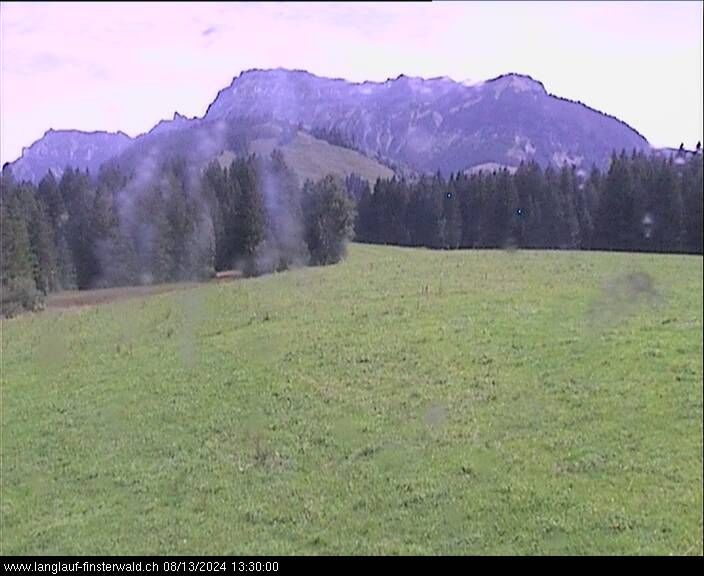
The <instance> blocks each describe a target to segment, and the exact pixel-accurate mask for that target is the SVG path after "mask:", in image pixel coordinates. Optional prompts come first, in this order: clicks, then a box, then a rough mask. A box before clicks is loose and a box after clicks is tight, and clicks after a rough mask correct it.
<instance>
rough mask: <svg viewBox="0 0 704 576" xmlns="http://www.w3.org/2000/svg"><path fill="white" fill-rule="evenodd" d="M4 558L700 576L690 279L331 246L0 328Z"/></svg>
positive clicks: (516, 257)
mask: <svg viewBox="0 0 704 576" xmlns="http://www.w3.org/2000/svg"><path fill="white" fill-rule="evenodd" d="M2 368H3V371H2V408H1V409H2V427H1V431H2V445H1V456H2V507H1V514H2V537H1V543H2V553H3V554H128V553H129V554H170V553H179V554H245V553H246V554H292V553H298V554H381V553H385V554H396V553H402V554H438V553H450V554H480V553H481V554H502V553H511V554H514V553H515V554H533V553H579V554H593V553H604V554H620V553H628V554H630V553H633V554H656V553H664V554H669V553H674V554H701V553H702V258H701V257H698V256H697V257H695V256H671V255H653V254H648V255H645V254H617V253H574V252H572V253H570V252H528V251H519V252H502V251H453V252H432V251H427V250H413V249H402V248H391V247H373V246H363V245H352V246H351V247H350V254H349V256H348V258H347V259H346V260H345V261H344V262H342V263H341V264H338V265H335V266H331V267H326V268H307V269H301V270H296V271H291V272H286V273H282V274H275V275H270V276H266V277H261V278H256V279H248V280H243V281H237V282H229V283H212V284H205V285H202V286H198V287H196V288H192V289H183V290H179V291H175V292H170V293H166V294H159V295H153V296H149V297H146V298H137V299H131V300H122V301H117V302H114V303H110V304H103V305H100V306H94V307H82V308H75V309H57V310H47V311H45V312H42V313H38V314H30V315H25V316H22V317H19V318H16V319H12V320H6V321H3V323H2Z"/></svg>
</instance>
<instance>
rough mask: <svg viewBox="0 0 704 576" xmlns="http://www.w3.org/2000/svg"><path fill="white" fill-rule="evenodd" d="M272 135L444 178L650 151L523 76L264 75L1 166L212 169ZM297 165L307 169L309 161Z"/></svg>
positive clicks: (70, 134) (38, 148)
mask: <svg viewBox="0 0 704 576" xmlns="http://www.w3.org/2000/svg"><path fill="white" fill-rule="evenodd" d="M271 124H277V125H281V126H287V128H286V129H285V130H287V131H288V133H289V135H292V134H294V133H295V132H297V131H300V130H303V131H306V132H313V133H315V134H316V135H320V134H321V133H331V134H333V133H334V134H337V135H341V136H342V137H343V139H344V140H346V141H348V142H350V143H352V145H353V147H354V148H356V149H358V150H359V151H361V152H363V153H365V154H367V155H368V156H373V157H378V158H384V159H385V160H386V161H387V162H390V163H393V164H394V165H396V166H399V167H403V169H411V170H412V171H418V172H435V171H437V170H440V171H441V172H443V173H445V174H447V173H449V172H454V171H458V170H468V169H471V168H473V167H475V166H480V165H488V164H500V165H505V166H517V165H518V164H520V162H521V161H523V160H526V161H528V160H535V161H537V162H539V163H540V164H541V165H543V166H546V165H554V166H561V165H562V164H564V163H566V162H570V163H574V164H575V165H577V166H582V167H585V168H588V167H589V166H590V165H591V164H596V165H598V166H600V167H604V166H606V165H607V164H608V162H609V158H610V155H611V152H612V150H620V149H627V150H631V149H637V150H650V146H649V145H648V142H647V141H646V140H645V138H643V137H642V136H641V135H640V134H638V132H636V131H635V130H633V129H632V128H631V127H629V126H628V125H626V124H625V123H623V122H621V121H619V120H618V119H616V118H614V117H612V116H608V115H606V114H603V113H601V112H598V111H596V110H593V109H591V108H589V107H587V106H585V105H583V104H581V103H578V102H572V101H569V100H565V99H563V98H559V97H556V96H553V95H550V94H548V93H547V92H546V90H545V88H544V86H543V85H542V84H541V83H540V82H538V81H536V80H534V79H532V78H530V77H529V76H525V75H520V74H506V75H503V76H499V77H498V78H494V79H492V80H489V81H487V82H483V83H478V84H474V85H466V84H462V83H458V82H454V81H453V80H451V79H449V78H431V79H422V78H411V77H408V76H403V75H402V76H399V77H398V78H395V79H393V80H387V81H386V82H363V83H352V82H347V81H345V80H341V79H331V78H321V77H318V76H315V75H313V74H310V73H308V72H304V71H296V70H284V69H274V70H249V71H246V72H243V73H242V74H240V75H239V76H237V77H236V78H235V79H233V81H232V83H231V84H230V86H228V87H227V88H225V89H223V90H221V91H220V92H219V93H218V95H217V97H216V98H215V100H214V101H213V102H212V104H210V106H209V107H208V110H207V112H206V114H205V116H204V117H203V118H192V119H189V118H186V117H184V116H181V115H180V114H178V113H176V114H175V115H174V117H173V119H171V120H163V121H161V122H159V123H158V124H157V125H156V126H155V127H154V128H152V129H151V130H150V131H149V132H147V133H146V134H142V135H140V136H138V137H137V138H135V139H130V138H129V137H128V136H127V135H125V134H122V133H117V134H108V133H105V132H95V133H85V132H78V131H73V130H71V131H54V130H50V131H48V132H47V133H46V134H45V135H44V137H43V138H42V139H41V140H39V141H37V142H35V143H34V144H33V145H32V146H30V147H29V148H25V149H24V151H23V154H22V157H21V158H20V159H19V160H17V161H16V162H14V163H13V164H12V165H11V166H12V169H13V173H14V174H15V176H16V177H18V178H20V179H22V178H28V179H32V180H35V181H36V180H37V179H38V178H41V176H43V174H44V173H45V172H46V170H47V169H49V168H51V169H53V170H55V171H57V172H58V173H60V172H61V170H62V169H63V168H64V166H66V165H67V164H70V165H73V166H77V167H79V168H89V169H91V170H95V169H97V167H98V166H99V165H100V163H101V162H103V161H105V160H106V159H108V158H111V157H115V156H118V155H120V154H121V153H123V152H129V151H130V150H133V151H134V152H133V155H135V156H139V155H141V154H142V153H143V150H144V149H145V147H144V146H142V144H144V143H147V144H145V146H146V148H148V149H149V150H151V151H152V152H153V151H154V150H156V149H157V148H158V147H159V146H161V145H163V146H165V147H166V148H169V147H170V146H172V143H173V142H175V141H179V142H180V144H179V146H177V147H178V148H180V149H186V150H187V151H188V152H189V153H191V152H192V151H193V150H192V149H193V148H195V149H197V150H196V151H198V154H199V155H200V156H201V157H203V158H212V157H215V156H217V155H218V154H220V153H221V152H222V151H224V150H233V151H234V148H233V146H232V145H231V142H230V143H229V142H227V141H228V140H232V139H233V136H232V135H233V134H237V133H243V132H247V137H246V138H245V139H246V140H248V141H250V142H251V141H254V140H256V139H258V138H259V136H256V135H254V137H253V136H252V134H251V131H252V129H254V127H257V126H258V127H259V128H258V129H260V130H261V129H264V130H266V126H269V125H271ZM242 126H244V127H242ZM262 127H263V128H262ZM240 135H241V134H240ZM235 139H237V138H235ZM332 143H335V142H332ZM309 148H310V147H309ZM242 151H243V150H237V151H236V152H237V153H240V152H242ZM315 151H316V152H320V151H321V149H320V147H318V148H316V149H315ZM313 152H314V150H313V148H311V149H310V153H313ZM305 160H306V161H307V162H308V163H309V164H310V163H311V162H314V159H312V158H311V157H310V154H309V156H308V157H306V158H305ZM317 171H318V170H317V169H314V170H313V172H316V173H317Z"/></svg>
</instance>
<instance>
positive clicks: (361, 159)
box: [218, 131, 394, 185]
mask: <svg viewBox="0 0 704 576" xmlns="http://www.w3.org/2000/svg"><path fill="white" fill-rule="evenodd" d="M275 148H278V149H279V150H281V152H282V153H283V155H284V160H285V161H286V165H287V166H288V167H289V168H291V170H293V172H295V174H296V175H297V176H298V179H299V181H300V183H303V182H305V181H306V180H319V179H320V178H323V177H324V176H326V175H327V174H334V175H336V176H340V177H342V178H344V177H345V176H349V175H350V174H352V173H354V174H357V175H358V176H360V177H361V178H363V179H365V180H367V181H368V182H370V184H371V185H373V184H374V182H375V181H376V180H377V178H391V177H392V176H393V175H394V172H393V170H391V169H390V168H388V167H387V166H384V165H383V164H379V162H377V161H376V160H373V159H371V158H369V157H367V156H365V155H364V154H360V153H359V152H357V151H355V150H350V149H348V148H342V147H340V146H334V145H332V144H328V143H327V142H325V141H324V140H319V139H317V138H314V137H313V136H311V135H310V134H307V133H305V132H301V131H298V132H296V135H295V136H294V137H293V138H291V139H290V140H289V141H288V142H286V143H285V144H283V145H282V143H281V142H280V141H279V140H278V139H277V138H260V139H258V140H254V141H252V142H250V143H249V145H248V151H249V152H250V153H255V154H258V155H260V156H269V155H270V154H271V153H272V152H273V150H274V149H275ZM234 157H235V155H234V154H233V153H232V152H229V151H228V152H225V153H223V154H221V155H220V156H219V157H218V158H219V160H220V163H221V165H222V166H223V167H224V166H225V165H227V164H229V163H230V162H232V160H233V159H234Z"/></svg>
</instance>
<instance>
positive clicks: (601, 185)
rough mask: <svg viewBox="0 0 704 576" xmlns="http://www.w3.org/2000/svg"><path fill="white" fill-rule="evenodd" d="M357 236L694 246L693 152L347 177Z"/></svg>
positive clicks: (470, 242) (447, 245) (403, 240)
mask: <svg viewBox="0 0 704 576" xmlns="http://www.w3.org/2000/svg"><path fill="white" fill-rule="evenodd" d="M348 189H349V190H350V193H351V194H352V195H353V196H354V197H355V199H356V200H357V220H356V223H355V235H356V238H357V240H358V241H361V242H369V243H374V244H396V245H400V246H425V247H429V248H444V249H451V248H543V249H570V250H575V249H582V250H590V249H594V250H622V251H640V252H682V253H693V254H701V253H702V156H701V154H695V155H690V156H689V157H686V156H683V155H682V156H677V157H675V158H670V159H666V158H663V157H658V156H653V155H646V154H643V153H633V154H627V153H626V152H622V153H621V154H618V155H616V154H614V155H613V157H612V159H611V163H610V167H609V169H608V170H607V171H605V172H601V171H599V170H598V169H596V168H592V169H591V171H590V172H589V173H586V174H585V173H583V172H581V171H578V170H577V169H576V168H575V167H573V166H564V167H562V168H561V169H554V168H552V167H548V168H545V169H543V168H541V167H540V166H539V165H538V164H536V163H523V164H521V165H520V166H519V167H518V168H517V170H516V171H515V172H514V173H511V172H510V171H509V170H508V169H502V170H498V171H494V172H478V173H475V174H469V175H468V174H464V173H458V174H453V175H451V177H450V178H449V179H444V178H442V177H440V176H439V175H436V176H434V177H433V176H423V177H420V178H418V179H413V180H405V179H396V178H394V179H391V180H378V181H377V182H376V185H375V186H374V189H373V192H372V191H371V190H370V188H369V187H368V186H366V187H365V186H364V184H360V182H358V181H355V182H348Z"/></svg>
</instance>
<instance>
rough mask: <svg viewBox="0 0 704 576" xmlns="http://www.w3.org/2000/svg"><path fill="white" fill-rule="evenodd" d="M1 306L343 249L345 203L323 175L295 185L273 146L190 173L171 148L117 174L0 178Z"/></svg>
mask: <svg viewBox="0 0 704 576" xmlns="http://www.w3.org/2000/svg"><path fill="white" fill-rule="evenodd" d="M0 178H1V180H0V226H1V229H2V230H1V234H0V243H1V252H2V262H1V265H0V282H1V284H2V300H1V302H2V314H3V315H5V316H7V315H12V314H14V313H17V312H19V311H21V310H23V309H30V310H31V309H36V308H38V307H40V306H41V304H42V301H43V298H44V296H45V295H47V294H48V293H50V292H53V291H57V290H66V289H91V288H103V287H108V286H126V285H136V284H151V283H157V282H169V281H182V280H195V279H203V278H207V277H211V276H213V275H214V274H215V273H216V272H217V271H220V270H227V269H231V268H233V267H234V268H238V269H240V270H242V271H243V272H244V273H245V274H246V275H257V274H263V273H267V272H272V271H277V270H285V269H287V268H289V267H291V266H300V265H324V264H331V263H334V262H337V261H338V260H339V259H340V258H342V257H343V255H344V252H345V246H346V242H347V240H348V239H349V238H350V237H351V235H352V227H353V222H354V206H353V203H352V202H351V200H350V199H349V197H348V195H347V194H346V193H345V191H344V183H343V182H341V181H339V180H338V179H335V178H333V177H327V178H324V179H322V180H320V181H318V182H306V183H305V185H304V186H303V187H301V186H300V185H299V184H298V181H297V178H296V176H295V175H294V174H293V173H292V172H291V171H290V170H289V168H288V167H287V166H286V164H285V162H284V160H283V156H282V155H281V153H280V152H278V151H275V152H274V153H273V154H272V155H271V157H270V158H259V157H256V156H249V157H240V158H237V159H235V160H234V161H232V162H231V163H230V164H229V166H224V167H223V166H221V165H220V163H218V162H217V161H213V162H211V163H210V164H209V165H207V166H206V167H205V169H203V170H200V169H197V168H195V167H194V166H193V165H191V164H190V163H189V162H188V161H186V160H185V159H184V158H183V157H181V156H176V157H173V158H169V159H167V160H163V161H160V162H159V163H158V164H154V163H150V161H149V160H148V159H147V160H145V161H144V162H142V163H141V164H140V165H139V166H138V167H137V168H135V169H132V170H130V171H129V172H127V171H126V170H124V169H122V168H121V167H120V166H119V165H118V164H116V163H111V162H108V163H106V164H104V165H103V166H101V168H100V170H99V172H98V173H97V174H96V175H91V174H90V173H89V172H88V171H81V170H78V169H74V168H70V167H68V168H66V169H65V170H64V171H63V173H62V175H61V177H60V178H58V179H57V178H56V177H55V176H54V174H53V173H52V172H51V171H50V172H48V173H47V174H46V176H44V178H42V180H41V181H40V182H39V184H38V185H37V186H35V185H33V184H32V183H31V182H16V181H15V180H14V178H13V176H12V173H11V171H10V170H9V169H5V170H3V172H2V175H1V176H0Z"/></svg>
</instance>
